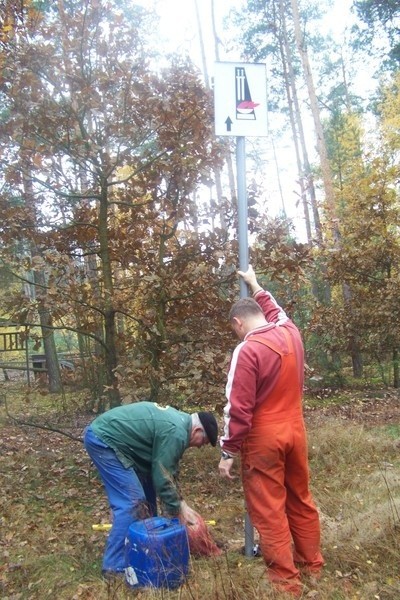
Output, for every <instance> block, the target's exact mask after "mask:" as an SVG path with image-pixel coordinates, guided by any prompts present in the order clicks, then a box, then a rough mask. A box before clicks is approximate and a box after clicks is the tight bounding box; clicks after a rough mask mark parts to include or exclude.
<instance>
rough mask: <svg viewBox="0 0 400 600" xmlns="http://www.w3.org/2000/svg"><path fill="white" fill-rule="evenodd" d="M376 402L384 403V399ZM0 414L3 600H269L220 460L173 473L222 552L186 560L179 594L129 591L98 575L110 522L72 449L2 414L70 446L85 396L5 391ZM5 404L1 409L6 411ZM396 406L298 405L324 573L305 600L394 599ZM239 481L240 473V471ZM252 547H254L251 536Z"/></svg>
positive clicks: (79, 453) (188, 460)
mask: <svg viewBox="0 0 400 600" xmlns="http://www.w3.org/2000/svg"><path fill="white" fill-rule="evenodd" d="M382 396H383V397H382ZM1 399H2V405H1V407H0V427H1V436H0V438H1V440H2V441H1V454H0V462H1V465H0V472H1V489H2V499H1V505H2V506H1V515H2V516H1V524H2V538H1V545H0V554H1V564H2V566H1V567H0V594H1V597H2V598H4V599H8V600H28V599H29V600H36V599H37V600H39V599H40V600H42V599H45V598H52V599H54V598H57V600H78V599H85V600H94V599H96V600H106V599H107V600H110V599H115V600H119V599H121V600H122V599H130V598H140V599H141V600H158V599H161V598H163V599H170V600H175V599H176V600H177V599H180V600H202V599H203V598H209V599H210V600H217V599H218V600H244V599H246V600H247V599H248V600H251V599H254V600H256V599H258V598H261V599H263V598H279V596H276V595H275V596H274V594H273V593H272V591H271V590H270V588H269V586H268V584H267V582H266V580H265V578H264V576H263V571H264V569H263V563H262V560H261V559H260V558H254V559H248V558H245V557H244V555H243V546H244V533H243V532H244V525H243V518H244V504H243V496H242V490H241V485H240V477H239V476H238V477H237V478H236V479H235V481H234V482H233V483H231V484H229V483H227V482H225V481H222V480H221V479H220V478H219V476H218V473H217V464H218V459H219V455H218V451H217V450H215V449H213V448H204V449H202V450H200V451H188V452H187V453H186V455H185V456H184V459H183V462H182V469H181V485H182V492H183V495H184V497H185V499H186V500H187V501H188V503H189V504H190V505H192V506H193V507H194V508H196V509H197V510H198V511H199V512H200V513H201V514H202V515H203V517H204V518H205V519H214V520H215V521H216V525H215V526H213V527H212V532H213V535H214V538H215V539H216V541H217V542H218V543H219V544H220V545H221V546H222V547H223V548H224V554H223V556H222V557H221V558H218V559H215V558H213V559H209V560H207V559H201V560H200V559H192V561H191V568H190V577H189V579H188V581H187V583H185V584H184V585H183V586H182V587H181V588H180V589H179V590H177V591H174V592H169V591H166V590H134V591H132V590H128V589H127V588H126V587H125V585H124V584H123V583H121V582H119V583H115V584H108V583H106V582H105V581H103V580H102V579H101V577H100V565H101V557H102V551H103V545H104V540H105V536H106V535H107V534H106V533H102V532H94V531H92V528H91V526H92V524H94V523H100V522H108V521H109V518H110V517H109V512H108V506H107V502H106V499H105V495H104V494H103V490H102V487H101V483H100V482H99V480H98V479H97V476H96V474H95V471H94V470H93V468H92V467H91V465H90V462H89V460H88V458H87V456H86V454H85V452H84V449H83V446H82V444H81V443H80V442H79V441H74V440H72V439H69V438H67V437H65V436H63V435H60V434H59V433H56V432H49V431H45V430H42V429H39V428H36V427H35V428H33V427H18V426H17V425H16V423H15V422H13V420H12V419H10V416H8V415H7V411H8V413H9V415H13V416H15V417H17V418H19V419H22V420H24V421H33V422H35V423H38V422H39V421H40V422H42V423H46V424H48V425H52V426H53V428H54V429H62V430H65V431H67V432H68V433H70V434H73V435H76V436H77V437H78V438H79V436H80V434H81V432H82V429H83V427H84V425H85V424H86V423H87V422H88V421H90V420H91V418H92V416H93V415H90V414H78V413H77V406H78V405H81V404H82V398H80V399H78V401H77V398H76V396H75V394H73V393H72V394H67V395H65V396H64V397H63V398H58V397H56V396H54V395H47V396H42V395H40V394H38V393H37V392H31V393H30V394H26V390H25V389H23V388H21V387H17V386H16V385H15V384H13V383H7V384H4V386H3V388H2V394H1ZM5 402H6V405H5ZM399 414H400V409H399V398H398V397H397V395H390V396H389V395H388V394H387V393H386V392H385V390H383V391H382V390H379V389H373V388H370V389H365V390H363V391H361V390H358V391H357V392H354V391H352V392H351V393H350V392H344V391H342V392H341V394H340V401H338V398H337V397H336V398H335V396H333V397H326V396H325V395H324V394H322V393H320V398H319V399H318V398H317V395H316V394H313V396H312V397H310V398H307V399H306V419H307V422H308V431H309V442H310V444H309V445H310V460H311V469H312V477H313V479H312V482H313V492H314V496H315V499H316V501H317V503H318V506H319V508H320V510H321V519H322V527H323V551H324V556H325V559H326V567H325V570H324V575H323V578H322V581H320V582H319V583H318V584H317V585H312V582H310V581H308V582H307V587H306V590H305V592H304V598H317V599H319V600H352V599H361V600H372V599H375V598H376V599H379V600H394V599H395V598H398V597H399V595H400V578H399V572H398V561H399V551H400V534H399V531H400V529H399V527H400V459H399V432H400V431H399V427H398V423H399ZM237 474H238V473H237ZM256 541H257V538H256Z"/></svg>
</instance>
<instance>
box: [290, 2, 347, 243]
mask: <svg viewBox="0 0 400 600" xmlns="http://www.w3.org/2000/svg"><path fill="white" fill-rule="evenodd" d="M291 6H292V13H293V24H294V32H295V39H296V46H297V49H298V52H299V54H300V58H301V62H302V66H303V71H304V77H305V81H306V84H307V90H308V97H309V100H310V107H311V112H312V116H313V120H314V127H315V132H316V136H317V140H316V143H317V152H318V155H319V159H320V163H321V173H322V181H323V185H324V191H325V202H326V207H327V211H328V213H329V217H330V219H329V225H330V227H331V229H332V233H333V238H334V240H337V239H338V225H337V221H336V208H335V196H334V189H333V182H332V173H331V168H330V164H329V160H328V151H327V148H326V144H325V138H324V132H323V129H322V123H321V114H320V110H319V106H318V99H317V94H316V92H315V86H314V81H313V76H312V72H311V67H310V62H309V59H308V53H307V48H306V43H305V40H304V35H303V31H302V27H301V24H300V15H299V7H298V3H297V0H291Z"/></svg>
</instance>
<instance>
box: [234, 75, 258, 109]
mask: <svg viewBox="0 0 400 600" xmlns="http://www.w3.org/2000/svg"><path fill="white" fill-rule="evenodd" d="M235 80H236V119H240V120H242V119H247V120H255V119H256V113H255V110H254V109H255V107H256V106H259V104H258V103H257V102H253V100H252V99H251V94H250V88H249V84H248V82H247V77H246V69H245V68H244V67H236V68H235Z"/></svg>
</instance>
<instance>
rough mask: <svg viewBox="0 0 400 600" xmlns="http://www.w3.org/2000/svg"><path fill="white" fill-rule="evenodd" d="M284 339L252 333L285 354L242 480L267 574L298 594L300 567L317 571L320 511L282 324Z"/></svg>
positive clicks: (259, 413)
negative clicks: (312, 487) (314, 496)
mask: <svg viewBox="0 0 400 600" xmlns="http://www.w3.org/2000/svg"><path fill="white" fill-rule="evenodd" d="M279 330H280V331H281V332H282V342H284V341H285V340H286V343H287V347H288V350H285V349H284V347H285V344H284V343H282V345H281V347H278V345H276V344H275V343H272V342H270V341H269V340H266V339H265V338H261V337H258V336H252V337H251V338H250V339H249V341H250V340H251V341H253V342H258V343H262V344H265V345H266V346H268V347H269V348H271V350H273V351H274V352H277V353H278V354H279V355H280V357H281V369H280V375H279V378H278V381H277V383H276V386H275V387H274V389H273V391H272V392H271V394H269V396H268V397H267V398H265V400H264V401H263V402H262V404H261V405H260V406H259V407H258V408H257V409H256V411H255V413H254V416H253V421H252V428H251V430H250V432H249V434H248V436H247V438H246V440H245V441H244V443H243V445H242V449H241V458H242V460H241V464H242V481H243V489H244V493H245V498H246V503H247V510H248V512H249V516H250V519H251V521H252V523H253V525H254V527H255V528H256V529H257V531H258V533H259V536H260V547H261V551H262V554H263V557H264V560H265V562H266V564H267V567H268V571H267V574H268V578H269V579H270V581H271V582H273V583H274V585H275V586H277V587H278V588H279V589H282V590H283V591H287V592H289V593H293V594H294V595H298V594H299V593H300V590H301V582H300V572H299V570H298V569H297V567H296V565H295V563H297V564H298V566H299V567H303V568H304V570H305V571H307V572H308V573H315V574H318V573H319V572H320V570H321V567H322V565H323V558H322V556H321V553H320V525H319V515H318V512H317V509H316V507H315V505H314V502H313V499H312V496H311V493H310V490H309V472H308V456H307V439H306V432H305V426H304V421H303V416H302V408H301V398H302V390H301V389H300V384H299V383H298V371H297V365H296V357H295V354H294V351H293V344H292V340H291V336H290V333H289V332H288V330H287V329H285V327H280V328H279Z"/></svg>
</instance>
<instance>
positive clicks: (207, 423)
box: [197, 412, 218, 446]
mask: <svg viewBox="0 0 400 600" xmlns="http://www.w3.org/2000/svg"><path fill="white" fill-rule="evenodd" d="M197 414H198V415H199V419H200V423H201V424H202V425H203V428H204V431H205V432H206V435H207V437H208V439H209V441H210V444H211V445H212V446H216V445H217V439H218V423H217V421H216V419H215V417H214V415H213V414H212V413H211V412H199V413H197Z"/></svg>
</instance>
